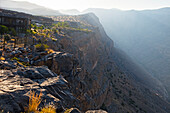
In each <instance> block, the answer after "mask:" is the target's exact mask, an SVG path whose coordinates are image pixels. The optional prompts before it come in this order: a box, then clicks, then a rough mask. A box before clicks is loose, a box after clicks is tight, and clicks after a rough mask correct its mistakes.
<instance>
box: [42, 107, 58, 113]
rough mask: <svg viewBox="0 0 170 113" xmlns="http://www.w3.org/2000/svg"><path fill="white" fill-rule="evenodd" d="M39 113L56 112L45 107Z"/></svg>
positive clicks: (51, 108)
mask: <svg viewBox="0 0 170 113" xmlns="http://www.w3.org/2000/svg"><path fill="white" fill-rule="evenodd" d="M40 113H56V110H55V109H54V108H53V107H45V108H43V109H42V110H41V112H40Z"/></svg>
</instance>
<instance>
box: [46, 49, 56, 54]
mask: <svg viewBox="0 0 170 113" xmlns="http://www.w3.org/2000/svg"><path fill="white" fill-rule="evenodd" d="M47 51H48V54H50V53H54V52H55V51H54V50H52V49H48V50H47Z"/></svg>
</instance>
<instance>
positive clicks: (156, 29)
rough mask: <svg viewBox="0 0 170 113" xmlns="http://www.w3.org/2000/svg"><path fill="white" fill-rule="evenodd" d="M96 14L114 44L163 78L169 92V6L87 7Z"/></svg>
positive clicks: (155, 75)
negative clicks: (139, 7)
mask: <svg viewBox="0 0 170 113" xmlns="http://www.w3.org/2000/svg"><path fill="white" fill-rule="evenodd" d="M87 12H93V13H95V14H96V15H97V16H98V17H99V19H100V21H101V23H102V25H103V26H104V28H105V30H106V32H107V34H108V35H109V36H110V37H111V38H112V39H113V40H114V42H115V46H116V47H118V48H120V49H121V50H123V51H125V53H126V54H127V55H128V56H130V57H131V58H132V60H134V61H135V62H136V63H137V64H138V65H139V66H140V67H143V68H144V69H145V70H146V71H147V72H148V73H150V74H151V75H152V76H154V77H156V78H157V79H158V80H160V81H161V82H162V83H163V84H164V86H165V87H166V89H167V91H168V92H169V95H170V46H169V45H170V13H169V12H170V8H168V7H167V8H162V9H156V10H143V11H136V10H129V11H122V10H117V9H87V10H86V11H84V13H87Z"/></svg>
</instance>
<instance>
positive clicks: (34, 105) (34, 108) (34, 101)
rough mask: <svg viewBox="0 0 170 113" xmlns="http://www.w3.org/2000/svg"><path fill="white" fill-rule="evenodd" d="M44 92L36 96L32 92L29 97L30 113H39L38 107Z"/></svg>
mask: <svg viewBox="0 0 170 113" xmlns="http://www.w3.org/2000/svg"><path fill="white" fill-rule="evenodd" d="M41 97H42V92H40V94H39V95H38V94H35V92H34V91H31V92H30V97H29V106H28V110H27V111H28V113H29V112H38V106H39V105H40V103H41Z"/></svg>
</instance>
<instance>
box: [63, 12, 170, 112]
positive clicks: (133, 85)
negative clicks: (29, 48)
mask: <svg viewBox="0 0 170 113" xmlns="http://www.w3.org/2000/svg"><path fill="white" fill-rule="evenodd" d="M73 17H74V19H75V20H79V21H80V22H82V23H85V24H86V25H90V27H89V29H91V30H92V32H89V33H86V32H69V31H68V32H67V30H65V32H67V34H68V35H69V36H71V37H72V38H71V39H67V40H62V41H61V44H62V45H63V47H64V51H67V52H69V53H72V54H73V55H74V56H75V57H76V58H77V59H78V62H79V65H78V66H77V67H78V68H81V72H78V73H76V74H75V75H74V77H66V79H67V80H68V81H69V83H70V86H71V90H72V93H73V95H74V96H75V97H77V98H78V100H79V101H80V103H81V104H79V105H80V109H81V110H83V111H86V110H88V109H100V108H101V109H104V110H107V111H108V112H110V113H114V112H158V111H159V112H168V111H169V103H167V102H165V101H164V100H163V99H162V98H161V96H162V95H164V94H166V92H164V90H160V89H161V85H160V84H158V83H157V81H155V82H152V83H149V82H150V81H149V80H154V79H153V78H150V77H146V75H147V74H146V73H144V72H143V73H142V74H141V73H140V74H138V73H136V72H135V69H132V68H130V69H129V68H127V69H128V70H125V69H123V68H121V67H120V66H118V63H121V61H122V60H123V59H121V58H120V59H116V58H115V56H116V55H115V54H118V52H116V51H115V48H114V45H113V41H112V40H111V39H110V38H109V37H108V36H107V35H106V33H105V32H104V29H103V27H102V26H101V24H100V22H99V20H98V18H97V17H96V16H95V15H94V14H87V15H81V16H73ZM65 18H66V17H65ZM68 42H69V43H68ZM119 57H120V56H119ZM117 60H118V61H117ZM124 61H125V60H124ZM124 61H123V62H124ZM125 62H126V61H125ZM127 63H129V62H127ZM121 64H122V63H121ZM126 66H127V67H128V64H126ZM125 68H126V67H125ZM134 68H135V67H134ZM138 70H140V71H142V70H141V69H138ZM127 71H128V72H129V73H127ZM143 74H145V75H143ZM141 76H144V77H146V78H145V79H144V78H142V77H141ZM148 76H149V75H148ZM147 79H149V80H148V81H146V82H145V81H144V80H147ZM154 85H155V87H154ZM154 88H155V89H154ZM160 92H161V93H160ZM153 106H154V107H153ZM165 106H166V107H165Z"/></svg>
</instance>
